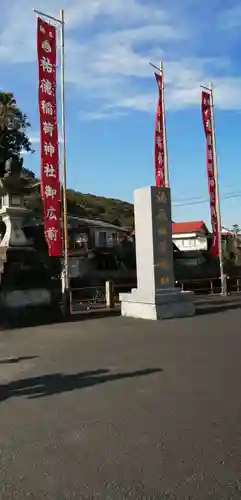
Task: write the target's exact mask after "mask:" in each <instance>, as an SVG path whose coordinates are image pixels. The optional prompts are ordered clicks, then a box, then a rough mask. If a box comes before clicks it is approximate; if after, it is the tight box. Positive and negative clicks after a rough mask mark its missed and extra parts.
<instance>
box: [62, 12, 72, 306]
mask: <svg viewBox="0 0 241 500" xmlns="http://www.w3.org/2000/svg"><path fill="white" fill-rule="evenodd" d="M60 26H61V30H60V36H61V39H60V74H61V125H62V141H63V142H62V202H63V240H64V269H63V274H62V291H63V295H64V311H65V314H67V315H68V314H69V313H70V286H69V256H68V209H67V193H66V189H67V175H66V130H65V50H64V48H65V47H64V10H63V9H61V10H60Z"/></svg>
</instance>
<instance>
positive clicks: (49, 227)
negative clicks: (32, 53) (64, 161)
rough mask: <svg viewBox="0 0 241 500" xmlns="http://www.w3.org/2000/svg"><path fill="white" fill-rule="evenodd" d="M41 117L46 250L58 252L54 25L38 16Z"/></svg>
mask: <svg viewBox="0 0 241 500" xmlns="http://www.w3.org/2000/svg"><path fill="white" fill-rule="evenodd" d="M37 51H38V73H39V88H38V98H39V117H40V156H41V158H40V165H41V166H40V181H41V196H42V200H43V212H44V232H45V238H46V242H47V245H48V253H49V255H50V256H52V257H57V256H59V255H60V254H61V225H60V183H59V152H58V125H57V110H56V28H55V27H54V26H51V25H50V24H49V23H46V22H45V21H43V20H42V19H41V18H38V19H37Z"/></svg>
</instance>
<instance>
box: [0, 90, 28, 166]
mask: <svg viewBox="0 0 241 500" xmlns="http://www.w3.org/2000/svg"><path fill="white" fill-rule="evenodd" d="M29 127H30V123H29V121H28V118H27V115H26V114H24V113H23V112H22V111H21V110H20V109H19V108H18V106H17V104H16V101H15V99H14V96H13V94H11V93H9V92H2V91H0V170H1V172H0V173H1V176H2V174H3V172H4V164H5V161H6V160H7V159H8V158H10V157H11V156H15V157H18V158H20V154H21V152H22V151H27V152H28V153H32V152H33V149H32V146H31V141H30V139H29V137H28V135H27V130H28V128H29Z"/></svg>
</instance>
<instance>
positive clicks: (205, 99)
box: [202, 91, 219, 257]
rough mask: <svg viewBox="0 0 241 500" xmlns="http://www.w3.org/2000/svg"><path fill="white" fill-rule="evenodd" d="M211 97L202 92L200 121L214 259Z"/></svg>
mask: <svg viewBox="0 0 241 500" xmlns="http://www.w3.org/2000/svg"><path fill="white" fill-rule="evenodd" d="M211 106H212V103H211V96H210V93H209V92H206V91H202V119H203V126H204V132H205V136H206V166H207V177H208V191H209V197H210V212H211V224H212V245H211V254H212V255H213V256H214V257H217V256H218V255H219V225H218V216H217V192H216V182H217V179H216V178H215V168H214V161H215V159H214V148H213V130H212V127H213V123H212V112H211Z"/></svg>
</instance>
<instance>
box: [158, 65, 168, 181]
mask: <svg viewBox="0 0 241 500" xmlns="http://www.w3.org/2000/svg"><path fill="white" fill-rule="evenodd" d="M160 72H161V74H162V117H163V134H164V144H165V155H164V175H165V187H167V188H168V187H169V169H168V151H167V131H166V110H165V97H164V93H165V83H164V66H163V61H161V62H160Z"/></svg>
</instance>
